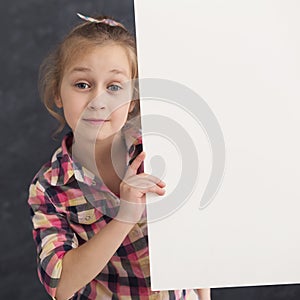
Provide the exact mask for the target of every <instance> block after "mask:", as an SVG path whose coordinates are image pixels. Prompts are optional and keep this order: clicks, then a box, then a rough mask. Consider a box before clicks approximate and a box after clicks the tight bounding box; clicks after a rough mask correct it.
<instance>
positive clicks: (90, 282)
mask: <svg viewBox="0 0 300 300" xmlns="http://www.w3.org/2000/svg"><path fill="white" fill-rule="evenodd" d="M79 17H81V18H82V19H84V21H85V22H84V23H83V24H81V25H79V26H77V27H75V28H74V29H73V30H72V31H71V32H70V33H69V35H68V36H67V37H66V38H65V39H64V41H63V42H62V43H61V44H60V45H59V47H58V48H57V49H56V50H55V51H54V52H53V53H52V54H51V55H50V56H49V57H48V58H47V59H46V60H45V62H44V64H43V65H42V67H41V76H40V87H41V96H42V99H43V101H44V104H45V106H46V108H47V109H48V111H49V112H50V113H51V114H52V115H53V116H54V117H56V118H57V119H58V120H59V121H60V122H61V126H60V130H61V129H62V128H63V126H64V122H66V123H67V124H68V125H69V127H70V128H71V129H72V132H71V133H69V134H67V135H66V136H65V137H64V139H63V141H62V144H61V147H60V148H59V149H58V150H57V151H56V152H55V153H54V155H53V157H52V159H51V161H50V162H48V163H46V164H45V165H44V166H43V167H42V168H41V170H40V171H39V172H38V173H37V175H36V176H35V177H34V179H33V181H32V184H31V186H30V194H29V200H28V203H29V205H30V207H31V214H32V222H33V236H34V240H35V242H36V246H37V260H38V275H39V278H40V280H41V282H42V283H43V285H44V286H45V289H46V291H47V292H48V293H49V294H50V295H51V296H52V297H53V298H54V297H55V299H58V300H65V299H70V298H71V299H188V295H189V294H190V291H186V290H182V291H181V290H176V291H161V292H153V291H151V287H150V273H149V254H148V241H147V226H146V221H145V194H146V193H148V192H152V193H156V194H157V195H163V194H164V187H165V183H164V182H163V181H161V180H160V179H158V178H155V177H154V176H150V175H148V174H145V173H144V172H143V160H144V158H145V153H144V152H142V144H141V142H142V141H141V136H140V128H139V126H137V125H136V124H137V123H139V122H137V120H139V118H138V117H139V102H138V101H135V100H131V101H128V99H129V98H128V95H131V93H127V92H128V91H132V89H131V87H132V84H128V83H130V82H131V81H130V80H132V79H135V78H137V59H136V48H135V43H134V39H133V37H132V36H131V35H130V34H129V32H128V31H127V30H126V29H125V27H124V26H123V25H122V24H120V23H118V22H116V21H114V20H112V19H108V18H106V17H102V16H100V17H96V18H89V17H84V16H82V15H79ZM124 91H125V92H124ZM126 98H127V100H126ZM131 99H133V98H131ZM56 108H58V109H62V111H63V115H61V114H59V113H58V112H57V111H56ZM71 153H72V154H73V156H72V154H71ZM198 294H199V296H200V297H201V300H209V299H210V296H209V294H210V291H209V289H203V290H198Z"/></svg>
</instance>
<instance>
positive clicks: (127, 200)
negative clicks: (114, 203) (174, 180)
mask: <svg viewBox="0 0 300 300" xmlns="http://www.w3.org/2000/svg"><path fill="white" fill-rule="evenodd" d="M145 155H146V154H145V152H141V153H140V154H139V155H138V156H137V157H136V158H135V160H134V161H133V162H132V163H131V165H130V166H129V167H128V169H127V171H126V173H125V176H124V179H123V181H122V182H121V184H120V199H121V204H120V209H119V212H118V214H117V216H116V219H117V220H120V221H123V222H129V223H133V224H135V223H137V222H138V221H139V220H140V219H141V216H142V214H143V212H144V210H145V204H146V193H148V192H151V193H155V194H157V195H159V196H162V195H164V193H165V190H164V189H163V188H164V187H165V186H166V184H165V183H164V182H163V181H161V180H160V179H158V178H157V177H155V176H152V175H149V174H146V173H140V174H137V170H138V168H139V167H140V165H141V164H142V162H143V161H144V159H145Z"/></svg>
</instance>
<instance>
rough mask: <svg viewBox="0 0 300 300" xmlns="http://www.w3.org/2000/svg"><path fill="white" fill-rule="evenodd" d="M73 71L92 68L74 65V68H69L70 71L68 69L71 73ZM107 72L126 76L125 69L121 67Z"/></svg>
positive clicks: (84, 70) (85, 70) (86, 70)
mask: <svg viewBox="0 0 300 300" xmlns="http://www.w3.org/2000/svg"><path fill="white" fill-rule="evenodd" d="M73 72H92V70H91V69H90V68H87V67H75V68H73V69H71V71H70V73H73ZM109 73H114V74H121V75H125V76H128V75H127V74H126V72H125V70H123V69H112V70H110V71H109Z"/></svg>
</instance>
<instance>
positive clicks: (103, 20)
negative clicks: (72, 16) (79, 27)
mask: <svg viewBox="0 0 300 300" xmlns="http://www.w3.org/2000/svg"><path fill="white" fill-rule="evenodd" d="M77 16H78V17H79V18H80V19H82V20H84V21H88V22H92V23H104V24H107V25H109V26H119V27H122V28H123V29H125V30H126V28H125V26H124V25H122V24H121V23H119V22H116V21H115V20H112V19H102V20H97V19H94V18H92V17H87V16H84V15H82V14H80V13H77Z"/></svg>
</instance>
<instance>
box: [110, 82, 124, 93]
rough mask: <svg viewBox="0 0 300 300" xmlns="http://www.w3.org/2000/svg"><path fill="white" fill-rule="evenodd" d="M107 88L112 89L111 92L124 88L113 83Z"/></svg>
mask: <svg viewBox="0 0 300 300" xmlns="http://www.w3.org/2000/svg"><path fill="white" fill-rule="evenodd" d="M107 89H108V90H110V91H111V92H118V91H119V90H121V89H122V87H120V86H119V85H117V84H111V85H110V86H108V88H107Z"/></svg>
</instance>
